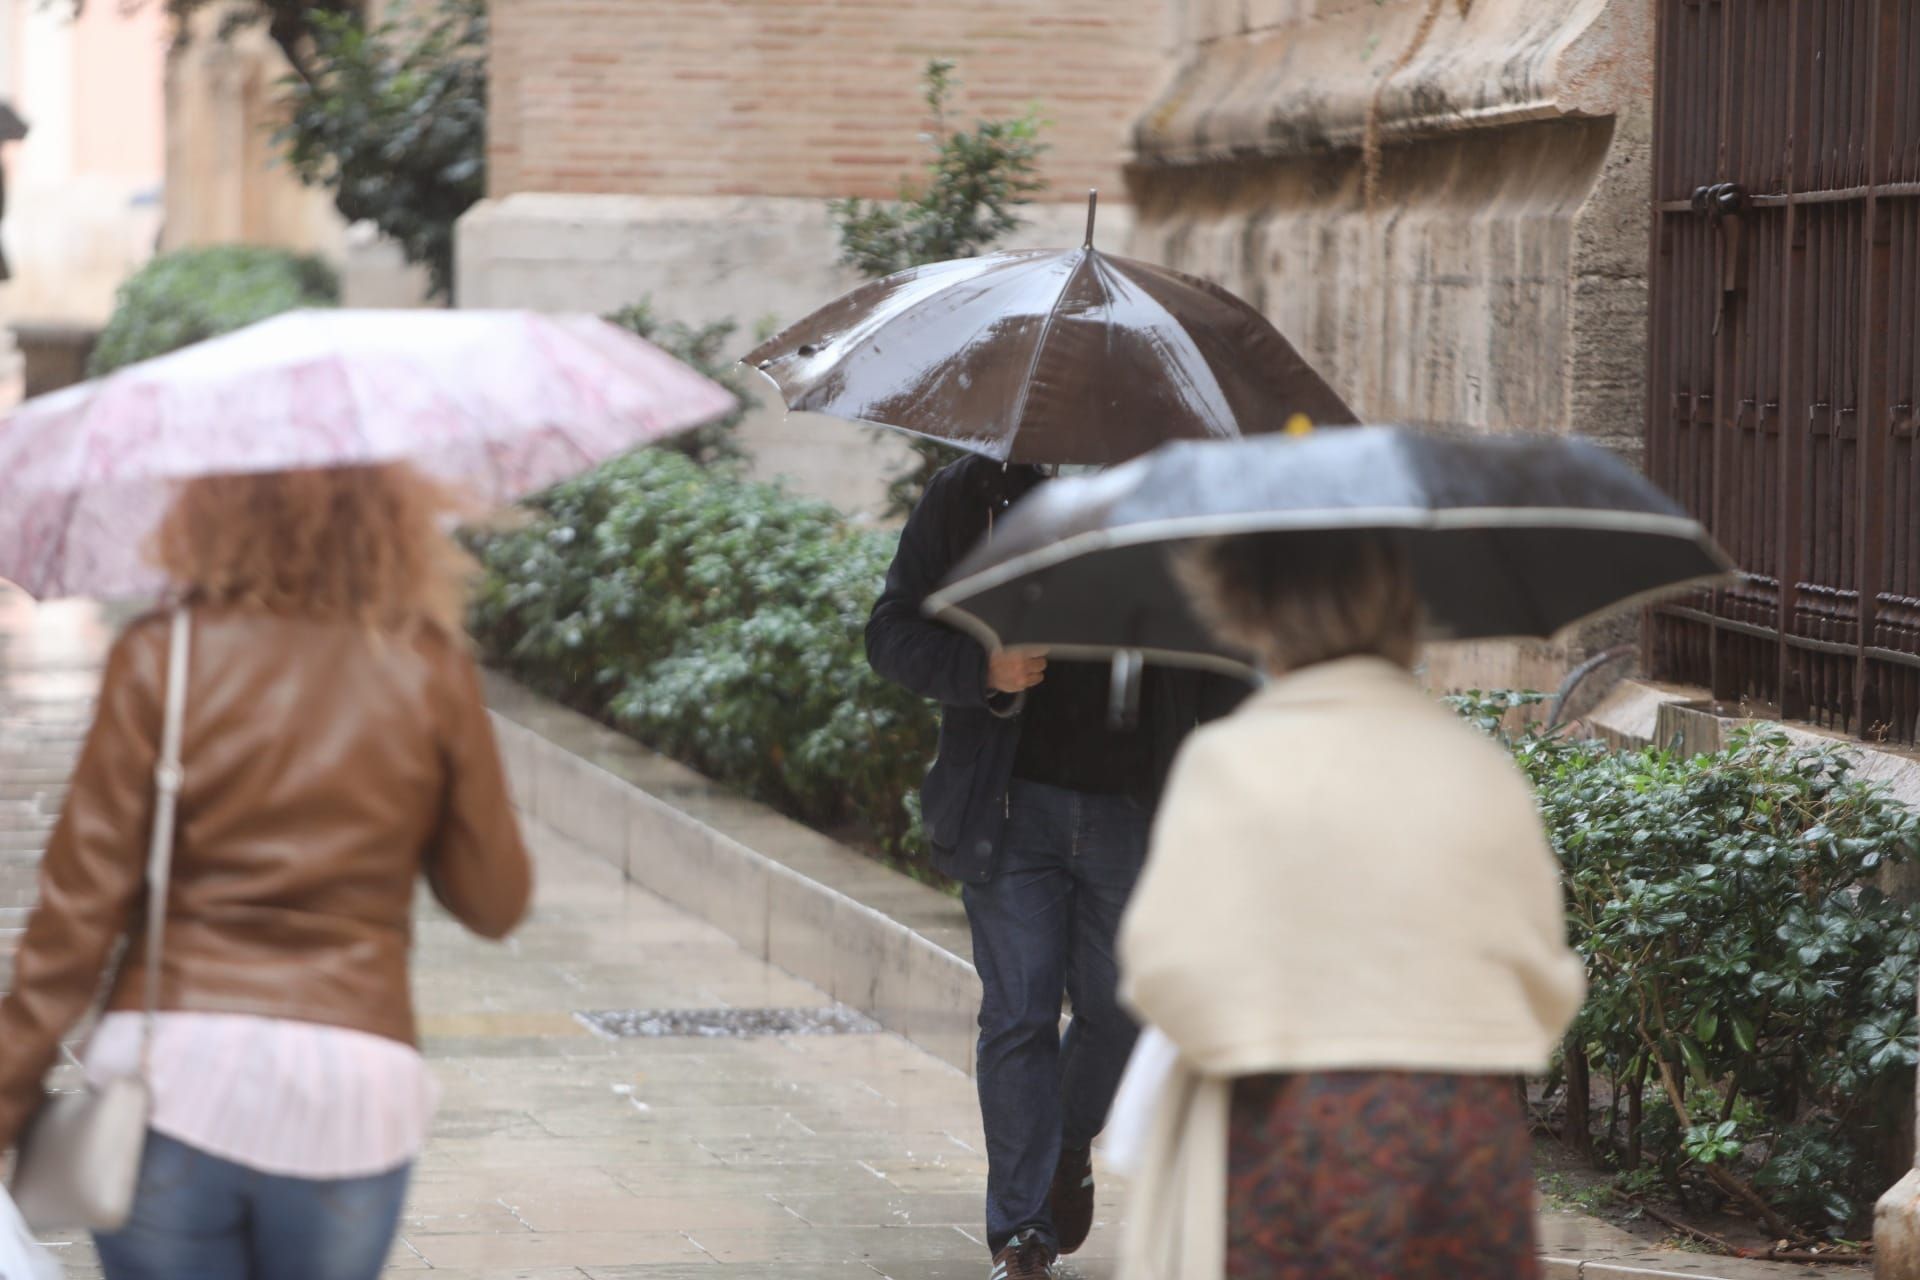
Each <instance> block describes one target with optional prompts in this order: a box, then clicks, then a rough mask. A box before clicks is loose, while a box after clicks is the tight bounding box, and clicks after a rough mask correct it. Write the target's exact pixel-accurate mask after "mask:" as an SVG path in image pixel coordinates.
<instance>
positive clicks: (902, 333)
mask: <svg viewBox="0 0 1920 1280" xmlns="http://www.w3.org/2000/svg"><path fill="white" fill-rule="evenodd" d="M746 359H747V362H748V363H749V364H751V365H753V366H754V367H756V368H758V369H759V370H760V371H761V372H762V373H765V374H766V375H767V376H768V377H769V378H771V379H772V380H773V382H774V384H775V385H776V386H778V387H779V388H780V393H781V395H782V396H783V397H784V399H785V400H786V403H787V407H788V408H790V409H803V410H807V411H809V412H813V413H825V414H831V415H833V416H834V417H838V418H849V419H855V420H858V421H864V422H874V423H879V424H882V425H885V426H889V427H896V428H898V429H900V430H902V431H908V432H912V433H914V434H916V435H922V436H928V437H931V438H933V439H936V440H941V441H945V442H946V443H948V444H953V445H958V446H959V447H961V448H963V449H969V450H972V451H973V452H975V453H981V454H985V455H986V456H988V457H991V458H997V459H1000V460H1002V461H1005V462H1020V463H1042V464H1045V463H1073V464H1090V465H1096V466H1106V465H1109V464H1111V463H1115V462H1122V461H1125V460H1126V459H1128V458H1132V457H1135V456H1137V455H1139V454H1142V453H1145V452H1147V451H1148V450H1150V449H1152V448H1154V447H1155V446H1156V445H1158V444H1161V443H1162V442H1164V441H1167V440H1177V439H1202V440H1207V439H1211V440H1222V439H1234V438H1236V437H1239V436H1243V435H1252V434H1254V433H1256V432H1264V431H1271V430H1275V429H1278V428H1280V427H1281V426H1283V425H1285V424H1286V423H1287V422H1288V421H1289V420H1290V419H1291V418H1292V417H1293V416H1295V415H1302V416H1304V417H1306V418H1307V419H1308V420H1310V421H1312V422H1314V423H1317V424H1318V423H1350V422H1353V421H1355V418H1354V414H1353V411H1352V410H1351V409H1349V408H1347V406H1346V405H1345V403H1343V402H1342V401H1341V399H1340V397H1339V396H1337V395H1335V394H1334V392H1333V389H1332V388H1330V387H1329V386H1328V385H1327V384H1326V382H1325V380H1323V379H1322V378H1321V377H1320V375H1319V374H1318V373H1316V372H1314V370H1313V368H1312V366H1310V365H1308V364H1307V362H1306V361H1305V360H1303V359H1301V358H1300V354H1299V353H1298V352H1296V351H1295V350H1294V349H1293V347H1292V346H1291V345H1290V344H1289V343H1288V342H1287V340H1286V339H1285V338H1283V337H1281V336H1280V333H1279V331H1278V330H1276V329H1275V328H1274V327H1273V326H1272V325H1271V324H1269V323H1268V322H1267V319H1266V317H1264V316H1262V315H1261V314H1260V313H1259V312H1258V311H1255V310H1254V309H1253V308H1252V307H1250V306H1248V305H1247V304H1246V303H1244V302H1242V301H1241V300H1240V299H1238V298H1236V297H1234V296H1233V295H1232V294H1230V293H1228V292H1227V291H1226V290H1224V289H1222V288H1220V287H1219V286H1217V285H1213V284H1210V283H1208V282H1207V281H1205V280H1200V279H1197V278H1195V277H1193V276H1189V275H1183V274H1181V273H1180V272H1177V271H1171V270H1168V269H1167V268H1165V267H1158V266H1154V265H1152V264H1151V263H1146V262H1137V261H1134V260H1132V259H1130V258H1115V257H1109V256H1107V255H1106V254H1103V253H1101V252H1100V251H1099V250H1097V249H1095V248H1094V247H1093V206H1092V203H1091V202H1089V205H1088V211H1087V242H1086V243H1085V244H1084V245H1082V246H1081V247H1080V248H1078V249H1072V250H1065V251H1062V250H1052V249H1042V250H1028V251H1023V252H1015V253H995V254H988V255H985V256H982V257H978V258H961V259H957V260H955V261H952V262H939V263H934V264H932V265H931V266H924V267H915V268H913V269H912V270H908V271H902V272H900V273H898V274H896V275H891V276H888V277H886V278H885V279H884V280H876V281H874V282H872V283H871V284H867V285H863V286H861V287H860V288H858V289H855V290H854V291H853V292H852V293H849V294H847V295H846V296H844V297H842V298H840V299H838V300H837V301H834V302H831V303H829V304H827V305H826V306H825V307H822V308H821V309H820V310H818V311H816V312H814V313H813V314H812V315H810V316H808V317H807V318H806V319H804V320H802V321H800V322H799V323H798V324H795V325H793V326H791V327H790V328H788V329H786V330H785V331H783V332H782V333H780V334H778V335H776V336H775V337H774V338H773V339H771V340H770V341H768V342H767V343H765V344H764V345H762V346H761V347H759V348H758V349H757V350H755V351H753V352H752V353H751V354H749V355H748V356H747V357H746Z"/></svg>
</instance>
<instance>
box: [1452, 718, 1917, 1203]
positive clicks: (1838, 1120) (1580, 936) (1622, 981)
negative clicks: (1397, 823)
mask: <svg viewBox="0 0 1920 1280" xmlns="http://www.w3.org/2000/svg"><path fill="white" fill-rule="evenodd" d="M1513 703H1514V700H1513V699H1511V698H1504V697H1503V698H1501V699H1498V700H1496V701H1491V702H1489V701H1488V700H1485V699H1479V698H1473V699H1467V700H1464V701H1463V702H1462V704H1461V705H1462V708H1463V709H1464V710H1465V711H1467V712H1468V714H1470V715H1472V716H1473V717H1474V718H1475V719H1477V720H1478V721H1479V722H1480V723H1481V725H1482V726H1483V727H1487V728H1490V729H1494V730H1495V731H1497V724H1498V721H1499V719H1500V716H1501V713H1502V712H1504V711H1505V710H1507V709H1508V708H1509V707H1510V706H1511V705H1513ZM1507 741H1508V743H1509V745H1510V746H1511V747H1512V749H1513V751H1514V754H1515V757H1516V758H1517V759H1518V761H1519V762H1520V764H1521V766H1522V767H1523V768H1524V769H1525V770H1526V771H1527V773H1528V774H1529V776H1530V777H1531V778H1532V779H1533V782H1534V784H1535V786H1536V787H1537V789H1538V792H1539V796H1540V803H1541V809H1542V812H1543V813H1544V815H1545V817H1546V820H1547V825H1548V827H1549V829H1550V831H1551V833H1552V837H1553V844H1554V848H1555V849H1556V851H1557V852H1558V853H1559V856H1560V860H1561V862H1562V864H1563V866H1564V869H1565V876H1566V886H1567V919H1568V928H1569V933H1570V937H1571V940H1572V942H1573V944H1574V946H1575V947H1576V948H1577V949H1578V950H1579V952H1580V954H1581V955H1582V957H1584V958H1585V960H1586V963H1587V974H1588V980H1589V982H1590V984H1591V991H1590V994H1589V996H1588V998H1587V1003H1586V1005H1585V1007H1584V1008H1583V1009H1582V1010H1581V1013H1580V1016H1579V1019H1578V1021H1577V1022H1576V1024H1575V1026H1574V1029H1573V1033H1572V1035H1571V1036H1570V1037H1569V1039H1568V1047H1569V1052H1579V1053H1583V1054H1584V1056H1585V1058H1586V1060H1587V1063H1588V1067H1589V1073H1590V1075H1591V1077H1592V1079H1593V1080H1595V1081H1598V1082H1600V1083H1601V1084H1602V1085H1603V1086H1605V1087H1606V1091H1607V1092H1608V1093H1609V1094H1610V1096H1611V1098H1612V1099H1613V1102H1612V1104H1611V1106H1610V1110H1611V1111H1612V1115H1611V1116H1610V1118H1609V1120H1608V1123H1607V1124H1606V1126H1605V1130H1604V1132H1603V1134H1602V1135H1601V1150H1602V1152H1603V1153H1605V1154H1607V1155H1608V1156H1609V1157H1610V1158H1611V1159H1613V1160H1614V1161H1615V1163H1616V1164H1618V1165H1620V1166H1621V1167H1628V1166H1631V1165H1632V1164H1633V1163H1635V1157H1636V1156H1638V1155H1640V1154H1642V1153H1644V1158H1645V1160H1646V1161H1648V1162H1649V1163H1650V1164H1651V1165H1652V1166H1653V1168H1654V1169H1655V1170H1656V1171H1657V1172H1658V1173H1659V1174H1660V1175H1661V1176H1662V1177H1663V1179H1664V1180H1665V1181H1666V1182H1667V1184H1668V1185H1669V1186H1670V1187H1671V1188H1674V1189H1675V1190H1677V1191H1679V1192H1681V1193H1682V1194H1684V1195H1691V1194H1695V1193H1706V1194H1710V1195H1712V1196H1714V1197H1717V1198H1720V1199H1724V1200H1727V1201H1731V1202H1735V1203H1739V1204H1740V1206H1741V1209H1742V1211H1743V1212H1748V1213H1752V1214H1755V1215H1758V1216H1759V1217H1761V1218H1762V1220H1763V1221H1765V1222H1766V1224H1767V1225H1768V1227H1769V1228H1770V1229H1772V1230H1774V1231H1776V1232H1779V1233H1781V1234H1783V1235H1784V1234H1787V1233H1789V1232H1795V1233H1798V1232H1800V1231H1805V1230H1814V1231H1838V1232H1846V1231H1857V1230H1861V1229H1863V1228H1864V1226H1865V1224H1866V1221H1867V1219H1868V1218H1869V1216H1870V1214H1871V1211H1872V1207H1873V1202H1874V1199H1875V1197H1876V1196H1878V1194H1879V1193H1880V1192H1881V1191H1882V1190H1884V1189H1885V1186H1886V1185H1887V1182H1888V1181H1889V1180H1890V1174H1889V1170H1888V1168H1887V1164H1886V1161H1885V1159H1884V1158H1883V1157H1884V1155H1885V1154H1886V1153H1887V1152H1888V1151H1889V1149H1890V1148H1891V1149H1892V1151H1894V1152H1896V1153H1898V1154H1900V1155H1902V1156H1903V1157H1904V1156H1910V1155H1911V1153H1912V1148H1911V1145H1910V1143H1909V1142H1908V1141H1905V1140H1903V1139H1902V1137H1901V1135H1902V1134H1903V1133H1904V1130H1905V1125H1906V1123H1907V1122H1908V1120H1909V1119H1910V1117H1911V1115H1912V1109H1913V1067H1914V1062H1915V1058H1916V1049H1915V1033H1916V1027H1915V1013H1914V971H1915V964H1916V960H1920V928H1916V924H1915V919H1914V914H1913V911H1912V910H1911V909H1910V908H1909V907H1907V906H1905V905H1903V904H1901V903H1899V902H1897V901H1895V900H1893V899H1892V898H1890V897H1888V896H1887V895H1886V894H1885V893H1883V892H1882V891H1881V890H1880V889H1879V888H1878V887H1877V881H1878V880H1879V877H1880V873H1881V871H1882V869H1883V868H1885V867H1887V866H1889V865H1891V864H1897V863H1907V862H1911V861H1912V860H1913V859H1914V857H1915V856H1916V852H1920V818H1916V815H1915V814H1914V813H1913V812H1912V811H1911V810H1909V809H1908V808H1906V807H1905V806H1904V805H1902V804H1900V803H1899V802H1897V801H1895V800H1894V799H1892V798H1891V797H1890V796H1888V795H1887V794H1886V793H1885V792H1884V791H1882V790H1880V789H1879V788H1877V787H1875V786H1872V785H1869V784H1868V783H1866V782H1864V781H1862V780H1860V779H1859V778H1856V777H1855V776H1854V775H1853V773H1852V765H1851V762H1850V760H1849V757H1848V756H1847V755H1846V754H1845V753H1843V752H1840V751H1837V750H1832V749H1827V750H1820V751H1808V750H1797V749H1795V748H1794V747H1793V746H1792V745H1791V743H1790V742H1789V741H1788V739H1787V738H1786V737H1785V736H1784V735H1781V734H1777V733H1767V732H1759V731H1752V732H1748V733H1745V734H1743V735H1742V736H1740V737H1738V738H1737V739H1736V740H1735V741H1734V742H1733V743H1732V745H1730V746H1729V747H1727V748H1726V749H1725V750H1723V751H1720V752H1717V753H1715V754H1712V755H1701V756H1696V757H1693V758H1690V759H1689V758H1684V757H1681V756H1679V755H1676V754H1674V753H1672V752H1668V751H1661V750H1655V749H1647V750H1640V751H1627V752H1613V751H1610V750H1608V749H1607V748H1606V747H1604V746H1602V745H1601V744H1598V743H1594V742H1586V741H1577V740H1572V739H1568V738H1564V737H1557V736H1548V735H1545V734H1542V733H1540V732H1538V731H1534V730H1528V731H1525V732H1522V733H1519V734H1517V735H1512V736H1509V737H1507ZM1571 1102H1572V1105H1571V1106H1570V1114H1575V1115H1577V1114H1579V1113H1580V1112H1581V1111H1582V1110H1583V1107H1582V1105H1581V1101H1580V1100H1579V1099H1577V1098H1574V1099H1571ZM1622 1104H1624V1105H1625V1106H1626V1109H1627V1112H1628V1117H1627V1121H1626V1127H1624V1128H1623V1122H1622V1119H1621V1117H1620V1115H1619V1112H1618V1108H1619V1107H1620V1106H1621V1105H1622ZM1636 1117H1637V1118H1638V1120H1639V1124H1638V1131H1637V1132H1635V1131H1633V1125H1632V1121H1633V1119H1634V1118H1636ZM1899 1167H1900V1168H1904V1167H1905V1161H1904V1159H1902V1160H1901V1162H1900V1164H1899ZM1763 1206H1764V1207H1763Z"/></svg>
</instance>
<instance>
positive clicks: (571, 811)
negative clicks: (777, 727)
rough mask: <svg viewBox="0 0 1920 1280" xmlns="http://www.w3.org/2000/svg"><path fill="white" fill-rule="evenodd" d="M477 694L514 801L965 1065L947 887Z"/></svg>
mask: <svg viewBox="0 0 1920 1280" xmlns="http://www.w3.org/2000/svg"><path fill="white" fill-rule="evenodd" d="M487 697H488V702H489V703H490V704H491V706H492V708H493V715H494V724H495V728H496V730H497V732H498V734H499V738H500V750H501V754H502V756H503V758H504V759H505V761H506V765H507V774H508V777H509V779H510V782H511V785H512V787H513V791H514V801H515V804H516V805H517V806H518V807H519V809H520V811H521V812H522V813H524V814H525V815H526V816H527V817H529V818H531V819H533V820H535V821H537V822H539V823H541V824H543V825H545V826H548V827H551V828H553V830H554V831H556V832H557V833H559V834H560V835H562V836H564V837H566V838H567V839H568V840H571V841H573V842H574V843H575V844H577V845H579V846H580V847H581V848H583V849H585V850H586V851H587V852H589V853H591V854H593V855H594V856H595V857H598V858H601V859H603V860H604V861H606V862H608V863H610V864H612V865H613V866H616V867H619V868H621V870H622V871H623V872H624V873H625V875H626V877H627V879H629V880H631V881H632V882H633V883H635V884H637V885H639V886H640V887H642V888H644V889H646V890H648V891H649V892H651V893H655V894H658V895H659V896H660V897H662V898H664V899H666V900H667V901H668V902H671V903H672V904H673V905H675V906H676V907H679V908H681V909H682V910H684V911H687V912H690V913H691V914H693V915H695V916H697V917H699V918H701V919H703V920H706V921H708V922H709V923H711V924H713V925H715V926H717V927H718V928H719V929H721V930H722V931H723V932H725V933H726V934H727V935H728V936H729V937H731V938H733V939H734V940H735V941H736V942H738V943H739V944H740V945H741V946H742V947H744V948H745V949H746V950H747V951H749V952H750V953H752V954H753V955H755V956H758V957H760V958H761V959H764V960H766V961H767V962H768V963H770V964H772V965H774V966H775V967H777V968H780V969H784V970H786V971H787V972H788V973H791V974H793V975H794V976H796V977H798V978H802V979H805V980H806V981H808V982H811V983H813V984H814V985H815V986H817V987H819V988H820V989H821V990H823V991H826V992H827V993H828V994H830V995H831V996H832V997H833V998H834V999H835V1000H838V1001H840V1002H841V1003H843V1004H846V1005H849V1006H851V1007H852V1008H855V1009H858V1010H859V1011H860V1012H862V1013H864V1014H866V1015H867V1016H868V1017H870V1018H872V1019H873V1020H874V1021H876V1022H878V1023H879V1024H880V1025H881V1026H883V1027H885V1028H887V1029H888V1030H890V1031H893V1032H896V1033H898V1034H899V1035H901V1036H903V1037H905V1038H906V1039H908V1040H910V1041H912V1042H913V1043H914V1044H916V1045H918V1046H920V1047H921V1048H923V1049H925V1050H926V1051H927V1052H929V1053H931V1054H933V1055H934V1056H935V1057H937V1058H939V1059H941V1060H942V1061H945V1062H948V1063H951V1064H952V1065H954V1066H956V1067H958V1068H960V1069H961V1070H962V1071H965V1072H967V1073H968V1074H972V1071H973V1048H974V1021H973V1017H974V1015H973V1011H974V1009H975V1007H976V1006H977V1004H978V1002H979V977H978V975H977V974H976V973H975V972H974V968H973V959H972V956H973V948H972V943H971V938H970V935H969V933H968V930H967V923H966V912H965V910H964V909H963V908H962V907H961V905H960V903H959V902H958V901H956V900H955V899H953V898H951V897H949V896H947V895H946V894H944V893H941V892H939V891H938V890H936V889H933V888H930V887H928V886H927V885H923V884H920V883H919V882H917V881H915V880H913V879H911V878H909V877H907V876H905V875H902V874H900V873H899V872H896V871H892V870H890V869H888V868H886V867H884V866H881V865H880V864H878V863H876V862H874V861H873V860H872V859H870V858H867V857H865V856H864V855H861V854H858V853H855V852H853V851H852V850H850V849H847V848H846V847H844V846H842V845H840V844H839V843H837V842H835V841H834V840H831V839H829V838H828V837H826V836H823V835H821V834H819V833H818V832H816V831H813V830H811V829H810V828H808V827H804V826H802V825H800V824H799V823H797V822H794V821H792V820H791V819H789V818H786V817H783V816H782V815H780V814H778V813H775V812H773V811H772V810H771V809H768V808H766V807H765V806H764V805H760V804H756V803H754V802H753V801H751V800H747V799H744V798H742V797H741V796H739V795H737V794H735V793H734V792H732V791H731V790H729V789H728V788H726V787H723V786H720V785H718V784H716V783H714V782H713V781H711V780H710V779H707V778H704V777H702V776H701V775H700V774H697V773H695V772H694V771H693V770H691V769H688V768H687V767H685V766H684V765H681V764H678V763H676V762H674V761H672V760H668V759H666V758H665V757H663V756H661V755H658V754H656V753H655V752H652V751H649V750H647V749H646V748H645V747H642V746H640V745H639V744H638V743H636V742H634V741H633V740H632V739H631V738H627V737H625V736H624V735H622V734H619V733H615V732H614V731H613V730H611V729H608V728H606V727H605V726H604V725H601V724H598V723H596V722H595V721H593V720H590V719H588V718H587V717H585V716H583V715H580V714H578V713H576V712H573V711H569V710H567V709H566V708H564V707H561V706H558V705H556V704H555V703H552V702H549V701H548V700H546V699H544V698H541V697H539V696H537V695H535V694H532V693H529V692H528V691H527V690H525V689H523V688H521V687H520V686H518V685H516V684H514V683H513V682H512V681H510V680H508V679H506V678H505V677H502V676H499V675H495V674H489V675H488V676H487ZM1542 1228H1543V1232H1544V1234H1545V1236H1546V1239H1545V1240H1544V1242H1543V1243H1544V1244H1545V1246H1546V1253H1545V1255H1544V1256H1543V1257H1542V1259H1541V1263H1542V1277H1543V1280H1614V1278H1618V1280H1628V1278H1629V1277H1640V1278H1642V1280H1825V1278H1828V1277H1848V1278H1850V1280H1867V1276H1868V1273H1867V1272H1866V1271H1864V1270H1859V1269H1855V1268H1850V1267H1839V1268H1836V1267H1829V1268H1812V1267H1803V1266H1796V1265H1793V1264H1790V1263H1778V1262H1771V1263H1770V1262H1751V1261H1744V1260H1739V1259H1729V1258H1719V1257H1712V1256H1708V1255H1701V1254H1689V1253H1673V1252H1668V1251H1664V1250H1647V1249H1643V1248H1641V1247H1640V1246H1641V1242H1640V1241H1638V1240H1636V1239H1634V1238H1633V1237H1631V1236H1628V1235H1627V1234H1626V1233H1624V1232H1621V1231H1619V1230H1617V1229H1616V1228H1613V1227H1611V1226H1609V1225H1607V1224H1606V1223H1603V1222H1599V1221H1597V1220H1594V1219H1588V1218H1586V1217H1584V1216H1583V1215H1576V1214H1568V1213H1549V1214H1544V1215H1542ZM1583 1254H1584V1255H1585V1256H1577V1255H1583Z"/></svg>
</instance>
